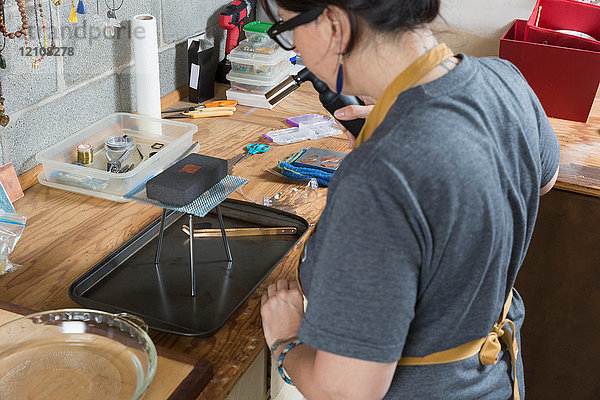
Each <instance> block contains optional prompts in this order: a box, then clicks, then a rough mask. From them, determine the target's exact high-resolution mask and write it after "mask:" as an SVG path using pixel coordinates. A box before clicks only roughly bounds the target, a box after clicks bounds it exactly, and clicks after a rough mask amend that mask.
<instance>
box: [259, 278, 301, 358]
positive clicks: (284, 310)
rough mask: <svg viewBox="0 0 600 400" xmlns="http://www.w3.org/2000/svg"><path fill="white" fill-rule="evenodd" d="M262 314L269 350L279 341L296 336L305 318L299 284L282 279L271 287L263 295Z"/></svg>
mask: <svg viewBox="0 0 600 400" xmlns="http://www.w3.org/2000/svg"><path fill="white" fill-rule="evenodd" d="M260 313H261V315H262V325H263V331H264V333H265V339H266V341H267V346H269V348H270V347H271V346H272V345H273V343H275V342H276V341H278V340H282V339H287V338H291V337H294V336H296V335H297V334H298V328H300V321H302V317H303V316H304V303H303V298H302V293H300V289H299V288H298V284H297V283H296V282H295V281H291V282H288V281H287V280H285V279H281V280H279V281H277V283H275V284H272V285H270V286H269V287H268V288H267V290H265V292H264V293H263V295H262V298H261V308H260Z"/></svg>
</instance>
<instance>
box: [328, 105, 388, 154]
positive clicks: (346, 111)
mask: <svg viewBox="0 0 600 400" xmlns="http://www.w3.org/2000/svg"><path fill="white" fill-rule="evenodd" d="M358 97H359V98H360V99H361V100H362V101H363V103H365V105H364V106H357V105H353V106H346V107H342V108H340V109H338V110H335V113H334V114H333V116H334V117H336V118H337V119H339V120H340V121H351V120H353V119H357V118H367V117H368V116H369V114H370V113H371V110H372V109H373V105H374V104H375V102H376V101H377V100H375V99H374V98H372V97H369V96H358ZM336 122H337V121H336ZM338 125H339V126H340V128H342V130H343V131H344V133H345V134H346V136H348V141H349V142H350V143H349V145H348V148H349V149H351V148H353V147H354V142H355V141H356V138H355V137H354V135H352V134H351V133H350V132H348V130H347V129H346V128H344V126H343V125H342V124H340V123H339V122H338Z"/></svg>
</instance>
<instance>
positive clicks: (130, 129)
mask: <svg viewBox="0 0 600 400" xmlns="http://www.w3.org/2000/svg"><path fill="white" fill-rule="evenodd" d="M197 130H198V127H197V126H196V125H193V124H189V123H186V122H177V121H167V120H161V119H154V118H150V117H145V116H141V115H134V114H127V113H115V114H112V115H109V116H107V117H106V118H104V119H102V120H100V121H98V122H96V123H94V124H92V125H90V126H88V127H87V128H84V129H82V130H81V131H79V132H77V133H75V134H74V135H72V136H70V137H68V138H67V139H64V140H62V141H61V142H59V143H56V144H55V145H53V146H52V147H50V148H48V149H46V150H43V151H40V152H39V153H38V154H37V155H36V159H37V160H38V161H39V162H41V163H42V166H43V167H44V177H43V178H44V179H45V180H46V181H47V182H48V183H49V184H48V185H49V186H53V185H52V183H55V184H56V185H55V187H60V188H62V189H66V190H71V191H74V192H79V193H86V194H91V195H96V194H97V197H103V198H109V199H114V197H120V196H123V195H125V194H127V193H128V192H130V191H131V190H133V189H134V188H135V187H136V186H138V185H139V184H141V183H142V182H144V181H146V180H147V179H149V178H150V177H152V176H154V175H156V174H158V173H159V172H161V171H162V170H164V169H165V168H167V167H168V166H169V165H171V164H172V163H173V162H174V161H175V160H176V159H177V158H179V157H180V156H181V155H182V154H183V153H185V152H187V151H189V150H190V148H191V147H192V146H194V143H193V141H192V136H193V135H194V133H195V132H196V131H197ZM123 135H127V136H129V137H132V138H133V139H134V140H135V142H136V147H137V148H136V151H135V153H134V155H133V156H131V157H134V156H135V157H137V163H136V165H135V167H134V169H132V170H130V171H129V172H125V173H114V172H108V171H106V170H105V169H103V168H105V167H106V163H107V162H108V159H107V156H106V153H105V149H104V141H105V139H106V138H108V137H111V136H123ZM81 143H89V144H91V145H92V148H93V153H94V163H93V164H92V166H89V167H85V166H82V165H74V163H75V162H76V161H77V150H76V146H77V145H79V144H81ZM160 144H162V146H160ZM151 152H155V154H153V155H152V156H150V153H151ZM136 154H137V155H136ZM40 182H41V181H40ZM41 183H43V182H41ZM78 189H82V190H78ZM117 201H118V200H117Z"/></svg>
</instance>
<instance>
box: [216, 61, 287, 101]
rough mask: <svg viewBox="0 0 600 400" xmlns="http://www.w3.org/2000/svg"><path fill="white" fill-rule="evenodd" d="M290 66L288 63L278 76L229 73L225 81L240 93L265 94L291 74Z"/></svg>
mask: <svg viewBox="0 0 600 400" xmlns="http://www.w3.org/2000/svg"><path fill="white" fill-rule="evenodd" d="M291 67H292V64H291V63H288V64H287V65H286V67H285V68H283V69H282V70H281V71H279V73H278V74H271V75H270V76H260V75H254V76H252V75H248V74H246V73H241V72H236V71H231V72H230V73H229V74H227V79H228V80H229V82H231V87H232V88H233V89H235V90H238V91H240V92H246V93H255V94H261V95H263V94H265V93H267V92H268V91H269V90H271V89H273V88H274V87H275V86H277V85H279V84H280V83H281V82H282V81H283V80H284V79H285V78H287V76H288V75H289V74H290V73H291V70H292V68H291Z"/></svg>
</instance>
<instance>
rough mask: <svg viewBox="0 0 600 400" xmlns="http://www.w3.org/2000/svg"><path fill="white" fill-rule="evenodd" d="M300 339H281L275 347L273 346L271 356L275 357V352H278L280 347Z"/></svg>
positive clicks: (295, 337) (274, 344) (294, 337)
mask: <svg viewBox="0 0 600 400" xmlns="http://www.w3.org/2000/svg"><path fill="white" fill-rule="evenodd" d="M296 339H298V336H293V337H290V338H287V339H281V340H278V341H276V342H275V343H273V346H271V354H273V357H275V352H276V351H277V349H278V348H279V346H281V345H282V344H284V343H287V342H289V341H291V340H296Z"/></svg>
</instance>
